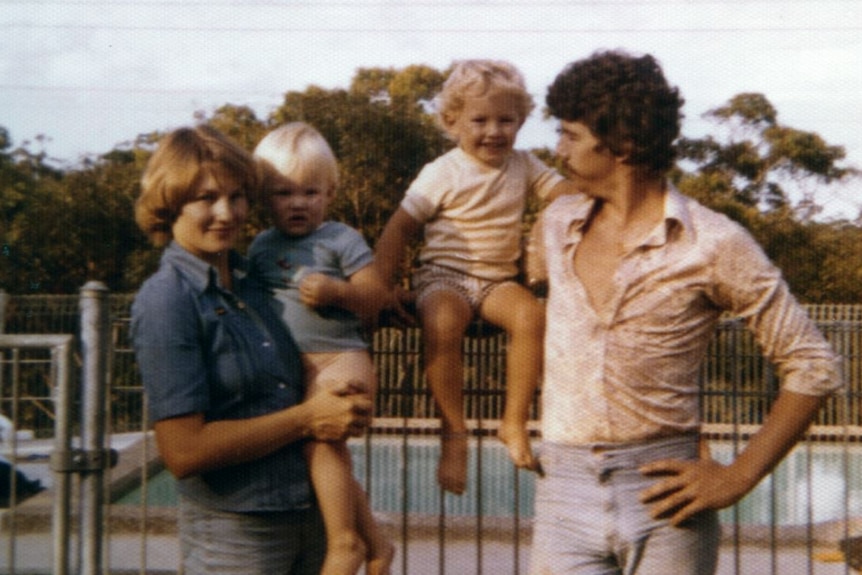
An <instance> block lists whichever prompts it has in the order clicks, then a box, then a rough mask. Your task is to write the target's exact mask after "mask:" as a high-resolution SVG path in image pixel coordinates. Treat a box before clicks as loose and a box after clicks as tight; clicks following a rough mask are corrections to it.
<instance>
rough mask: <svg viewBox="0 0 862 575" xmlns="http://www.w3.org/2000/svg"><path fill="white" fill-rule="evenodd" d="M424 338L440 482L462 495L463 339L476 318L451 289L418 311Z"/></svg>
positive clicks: (464, 432) (428, 300)
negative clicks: (438, 428) (438, 425)
mask: <svg viewBox="0 0 862 575" xmlns="http://www.w3.org/2000/svg"><path fill="white" fill-rule="evenodd" d="M419 313H420V317H421V324H422V333H423V336H424V338H425V370H426V376H427V377H428V385H429V387H430V388H431V392H432V393H433V394H434V400H435V402H436V404H437V409H438V410H439V411H440V420H441V434H442V435H441V439H440V459H439V462H438V464H437V481H438V483H439V484H440V486H441V487H442V488H443V489H445V490H446V491H450V492H452V493H456V494H461V493H463V492H464V489H465V488H466V487H467V424H466V422H465V420H464V401H463V395H464V393H463V386H464V366H463V363H462V359H461V353H462V340H463V338H464V331H465V330H466V329H467V325H468V324H469V323H470V321H471V320H472V319H473V312H472V310H471V309H470V304H469V303H468V302H467V301H466V300H464V299H463V298H462V297H461V296H460V295H458V294H457V293H454V292H451V291H445V290H440V291H435V292H433V293H431V294H428V295H427V296H426V297H425V298H424V299H423V301H422V303H421V307H420V310H419Z"/></svg>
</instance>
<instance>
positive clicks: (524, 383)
mask: <svg viewBox="0 0 862 575" xmlns="http://www.w3.org/2000/svg"><path fill="white" fill-rule="evenodd" d="M480 313H481V315H482V317H483V318H484V319H486V320H487V321H490V322H491V323H493V324H495V325H498V326H500V327H502V328H504V329H505V330H506V332H507V334H508V336H509V346H508V350H507V355H506V373H507V374H508V376H507V383H506V407H505V409H504V412H503V420H502V422H501V423H500V430H499V432H498V435H499V437H500V440H501V441H502V442H503V443H504V444H505V445H506V447H507V448H508V451H509V457H511V459H512V461H513V462H514V463H515V465H517V466H518V467H523V468H525V469H532V470H534V471H535V470H538V465H539V464H538V460H536V458H535V457H534V455H533V450H532V447H531V446H530V435H529V431H528V430H527V420H528V418H529V414H530V405H531V403H532V401H533V395H534V393H535V391H536V387H537V386H538V384H539V379H540V377H541V375H542V365H543V354H544V335H545V333H544V332H545V309H544V306H543V305H542V304H541V303H540V302H539V301H538V300H537V299H536V298H534V297H533V295H532V294H531V293H530V292H529V291H528V290H527V289H525V288H524V287H522V286H520V285H518V284H516V283H514V282H511V283H505V284H503V285H501V286H499V287H497V288H496V289H494V291H492V292H491V293H490V294H489V295H488V297H487V298H485V301H484V302H483V303H482V308H481V310H480Z"/></svg>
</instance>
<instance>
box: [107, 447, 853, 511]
mask: <svg viewBox="0 0 862 575" xmlns="http://www.w3.org/2000/svg"><path fill="white" fill-rule="evenodd" d="M370 445H371V450H370V457H367V456H366V442H365V441H364V440H353V441H351V442H350V450H351V453H352V455H353V465H354V473H355V475H356V477H357V478H359V480H360V482H363V484H364V483H365V478H366V469H367V466H368V465H370V474H368V476H369V478H370V479H369V482H368V485H367V487H366V488H367V491H368V495H369V499H370V500H371V505H372V507H373V508H374V510H375V511H377V512H382V513H396V514H397V513H404V512H406V513H408V514H427V515H437V514H439V513H441V512H445V513H446V514H447V516H476V515H478V514H479V511H480V510H481V512H482V514H483V515H484V516H486V517H503V518H505V517H513V516H514V515H515V514H516V512H517V513H519V514H520V516H521V517H523V518H530V517H532V516H533V495H534V493H535V475H534V474H532V473H528V472H523V471H520V472H519V471H517V470H515V469H514V467H513V466H512V465H511V463H510V462H509V459H508V456H507V454H506V451H505V449H504V448H503V446H502V445H501V444H500V443H499V442H497V441H496V440H495V439H494V438H486V439H483V440H482V449H481V469H482V473H481V475H482V477H481V479H482V484H481V490H480V489H479V485H478V484H477V469H478V467H477V463H478V462H477V458H478V457H479V456H480V451H479V450H478V449H476V446H477V442H476V440H474V441H473V444H472V445H471V449H470V455H469V474H468V486H467V492H466V493H465V494H464V495H463V496H460V497H458V496H454V495H450V494H445V495H442V496H441V492H440V489H439V488H438V487H437V482H436V465H437V452H438V440H437V439H436V438H433V437H430V438H410V439H409V441H408V442H406V443H405V442H404V441H403V440H402V439H400V438H379V437H375V438H374V439H373V440H372V441H371V442H370ZM711 449H712V453H713V456H714V457H715V458H716V460H718V461H722V462H727V461H730V459H731V456H732V453H733V446H732V445H731V444H730V443H725V442H715V443H713V444H712V445H711ZM859 477H862V446H855V445H854V446H842V445H834V444H817V445H814V446H811V447H810V448H809V447H806V446H804V445H803V446H800V447H798V448H797V449H795V450H794V451H793V452H791V453H790V455H788V456H787V458H786V459H785V460H784V461H783V462H782V463H781V465H779V467H778V468H777V469H776V470H775V472H774V473H773V474H772V475H771V476H769V477H767V478H766V479H765V480H763V481H762V482H761V483H760V485H758V486H757V487H756V488H755V489H754V490H753V491H752V492H751V493H750V494H749V495H748V496H747V497H746V498H745V499H743V500H742V501H741V502H740V503H739V505H738V506H737V508H736V512H735V514H736V516H737V520H738V521H739V522H740V523H741V524H750V525H770V524H774V525H781V526H783V525H805V524H808V523H817V522H821V521H829V520H836V519H842V518H844V517H847V516H853V515H862V481H859V482H858V484H855V485H854V479H855V478H859ZM845 478H849V482H848V481H847V479H845ZM441 497H442V500H441ZM176 500H177V496H176V489H175V484H174V479H173V477H172V476H171V475H170V474H169V473H168V472H167V471H163V472H161V473H159V474H157V475H156V476H154V477H153V478H151V479H150V481H149V482H148V484H147V502H148V505H167V506H173V505H176ZM141 501H142V490H141V489H140V488H136V489H134V490H133V491H131V492H129V493H127V494H126V495H124V496H123V497H121V498H119V499H118V500H117V501H115V503H116V504H120V505H140V504H141ZM773 515H774V518H773ZM720 517H721V521H722V523H725V524H729V523H732V522H733V521H734V511H733V510H732V509H725V510H723V511H722V512H721V515H720Z"/></svg>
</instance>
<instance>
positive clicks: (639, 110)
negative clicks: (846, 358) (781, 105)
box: [531, 52, 841, 575]
mask: <svg viewBox="0 0 862 575" xmlns="http://www.w3.org/2000/svg"><path fill="white" fill-rule="evenodd" d="M682 103H683V100H682V98H681V97H680V95H679V92H678V90H677V89H676V88H673V87H671V86H670V85H669V84H668V82H667V81H666V79H665V77H664V74H663V72H662V70H661V67H660V66H659V64H658V63H657V62H656V60H655V59H654V58H653V57H652V56H649V55H645V56H632V55H629V54H626V53H623V52H602V53H597V54H594V55H593V56H592V57H590V58H587V59H584V60H580V61H577V62H574V63H572V64H570V65H569V66H567V67H566V68H565V69H564V70H563V71H562V72H561V73H560V74H559V76H557V78H556V80H555V81H554V83H553V84H552V85H551V87H550V89H549V92H548V96H547V104H548V108H549V109H550V113H551V114H552V115H553V116H555V117H556V118H558V119H559V120H560V139H559V143H558V145H557V154H558V156H559V157H560V159H561V160H562V163H563V164H564V166H565V168H566V169H567V171H568V172H569V175H570V177H571V178H572V180H573V181H574V182H575V183H576V184H577V185H578V186H579V188H580V189H581V190H582V191H583V192H584V193H583V194H582V195H569V196H562V197H560V198H558V199H557V200H555V201H554V202H553V203H552V204H551V205H550V206H549V207H548V208H547V210H546V211H545V213H544V214H543V216H542V220H543V223H542V226H541V230H540V233H539V234H538V237H537V242H536V243H537V249H538V251H539V253H538V254H537V255H538V257H537V258H536V259H537V261H540V262H543V265H544V267H545V273H546V276H547V278H548V283H549V288H550V289H549V297H548V303H547V306H548V307H547V328H546V336H545V375H544V388H543V394H542V401H543V411H542V435H543V441H544V444H543V448H542V455H541V464H542V467H543V469H544V471H545V477H544V478H543V479H540V480H539V485H538V490H537V496H536V523H535V533H534V536H533V550H532V571H531V573H532V574H533V575H549V574H555V575H556V574H566V575H569V574H579V575H600V574H601V575H623V574H637V575H659V574H661V575H666V574H668V573H673V574H674V575H705V574H706V575H708V574H709V573H713V572H714V571H715V568H716V565H717V560H718V544H719V539H720V530H719V526H718V519H717V510H718V509H721V508H723V507H726V506H728V505H732V504H733V503H735V502H737V501H738V500H739V499H741V498H742V497H743V496H744V495H745V494H746V493H748V492H749V491H750V490H751V489H752V488H753V487H754V486H755V485H756V484H757V483H758V482H759V481H760V480H761V479H762V478H763V477H764V476H765V475H767V474H768V473H769V472H770V471H771V470H772V469H773V468H774V467H775V466H776V465H777V464H778V462H779V461H780V460H781V459H782V458H783V457H784V456H785V455H786V454H787V452H788V451H789V450H790V449H791V448H792V447H793V446H794V445H795V443H796V442H797V440H798V439H799V438H800V436H801V435H802V434H803V433H804V432H805V430H806V429H807V427H808V425H809V423H810V421H811V419H812V418H813V417H814V415H815V414H816V412H817V410H818V409H819V406H820V404H821V402H822V399H823V397H824V396H826V395H828V394H829V393H831V392H832V391H833V390H834V389H836V388H837V387H839V386H840V385H841V376H840V369H839V360H838V358H837V356H836V355H835V353H834V352H833V351H832V349H831V348H830V346H829V344H828V343H827V342H826V340H825V339H824V338H823V337H822V335H821V334H820V333H819V332H818V331H817V329H816V328H815V326H814V324H813V323H812V322H811V321H810V319H809V318H808V316H807V315H806V313H805V311H804V309H803V308H802V307H800V306H799V305H798V304H797V302H796V301H795V299H794V298H793V296H792V295H791V293H790V292H789V290H788V288H787V285H786V283H785V282H784V281H783V279H782V277H781V273H780V271H779V270H778V269H777V268H776V267H775V266H774V265H772V263H771V262H770V261H769V259H768V258H767V257H766V256H765V255H764V253H763V251H762V250H761V249H760V247H759V246H758V245H757V243H756V242H755V241H754V239H753V238H752V237H751V236H750V235H749V234H748V232H746V231H745V230H744V229H743V228H742V227H741V226H739V225H737V224H736V223H734V222H732V221H731V220H729V219H728V218H726V217H724V216H723V215H720V214H718V213H715V212H713V211H711V210H708V209H707V208H705V207H703V206H701V205H700V204H698V203H697V202H695V201H694V200H692V199H690V198H687V197H685V196H683V195H682V194H680V193H679V192H678V191H677V190H675V189H674V188H673V187H672V186H671V185H670V184H669V182H668V181H667V178H666V175H667V173H668V171H669V170H670V169H671V167H672V166H673V162H674V147H673V144H674V140H675V139H676V138H677V136H678V135H679V130H680V120H681V118H682V115H681V112H680V110H681V107H682ZM725 311H728V312H730V313H732V314H734V315H736V316H738V317H741V318H743V319H744V320H745V322H746V323H747V326H748V327H749V328H750V329H751V330H752V331H753V332H754V334H755V336H756V337H757V340H758V342H759V343H760V345H761V347H762V349H763V351H764V354H765V355H766V356H767V357H768V358H769V359H770V360H771V361H772V362H773V363H774V365H775V366H776V367H777V369H778V373H779V374H780V376H781V378H782V384H783V385H782V389H781V392H780V394H779V396H778V398H777V400H776V401H775V403H774V404H773V406H772V409H771V411H770V413H769V416H768V418H767V419H766V420H765V423H764V425H763V426H762V427H761V428H760V430H759V431H758V432H757V433H755V434H754V435H753V436H752V437H751V439H750V441H749V442H748V445H747V446H746V448H745V449H744V450H742V452H741V453H740V454H739V456H738V457H737V458H736V459H735V460H734V461H733V462H731V463H729V464H721V463H718V462H716V461H714V460H713V459H712V458H711V457H709V454H708V451H707V450H704V449H702V445H703V444H702V443H701V438H700V420H699V406H698V399H699V385H698V374H699V371H700V366H701V363H702V361H703V359H704V357H705V355H706V349H707V346H708V344H709V341H710V339H711V337H712V335H713V333H714V332H715V328H716V326H717V324H718V321H719V317H720V316H721V314H722V313H723V312H725Z"/></svg>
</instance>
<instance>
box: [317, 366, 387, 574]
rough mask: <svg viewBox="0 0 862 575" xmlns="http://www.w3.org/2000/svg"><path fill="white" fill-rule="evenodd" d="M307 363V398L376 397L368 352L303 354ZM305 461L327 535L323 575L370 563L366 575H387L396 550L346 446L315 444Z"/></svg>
mask: <svg viewBox="0 0 862 575" xmlns="http://www.w3.org/2000/svg"><path fill="white" fill-rule="evenodd" d="M303 361H304V365H305V368H306V376H307V378H308V381H309V385H308V391H307V395H311V394H314V393H316V392H318V391H320V389H321V388H324V387H327V386H328V385H339V384H342V383H344V382H352V383H353V384H355V385H357V386H358V387H360V388H362V389H366V390H368V393H369V394H371V395H372V396H373V394H374V391H375V387H376V376H375V373H374V364H373V362H372V361H371V356H370V355H369V354H368V353H367V352H365V351H346V352H337V353H314V354H305V355H304V356H303ZM307 455H308V457H309V467H310V469H311V477H312V483H313V484H314V488H315V491H316V493H317V495H318V500H319V504H320V509H321V513H322V514H323V520H324V525H325V527H326V533H327V543H328V545H327V555H326V559H325V562H324V566H323V569H322V571H321V574H322V575H335V574H339V575H340V574H341V573H345V574H347V573H349V574H350V575H354V574H355V573H356V572H358V570H359V568H360V567H361V565H362V563H363V562H364V561H366V560H367V561H368V568H367V570H366V573H367V575H389V572H390V566H391V564H392V558H393V557H394V553H395V548H394V546H393V545H392V544H391V542H390V541H389V540H388V539H386V538H385V537H384V535H383V534H382V532H381V531H380V529H379V528H378V526H377V523H376V521H375V520H374V517H373V515H372V514H371V509H370V507H369V505H368V498H367V497H366V496H365V492H364V491H363V489H362V486H361V485H360V484H359V482H358V481H356V479H355V478H354V476H353V472H352V462H351V459H350V452H349V450H348V449H347V445H346V444H344V443H324V442H312V443H311V444H310V445H309V447H308V451H307ZM345 500H346V502H345Z"/></svg>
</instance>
